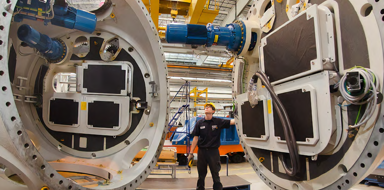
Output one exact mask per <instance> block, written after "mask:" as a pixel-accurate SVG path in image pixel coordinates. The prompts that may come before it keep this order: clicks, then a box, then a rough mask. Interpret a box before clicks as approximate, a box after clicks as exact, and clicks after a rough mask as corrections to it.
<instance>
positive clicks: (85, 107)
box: [80, 102, 87, 111]
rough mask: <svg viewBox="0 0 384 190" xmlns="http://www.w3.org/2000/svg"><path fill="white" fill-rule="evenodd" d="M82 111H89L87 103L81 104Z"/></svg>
mask: <svg viewBox="0 0 384 190" xmlns="http://www.w3.org/2000/svg"><path fill="white" fill-rule="evenodd" d="M80 109H81V110H84V111H85V110H87V102H81V106H80Z"/></svg>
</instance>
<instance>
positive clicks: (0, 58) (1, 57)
mask: <svg viewBox="0 0 384 190" xmlns="http://www.w3.org/2000/svg"><path fill="white" fill-rule="evenodd" d="M2 59H3V56H2V55H0V60H2ZM2 72H3V71H2ZM3 73H4V72H3Z"/></svg>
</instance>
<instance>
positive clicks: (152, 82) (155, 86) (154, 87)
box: [149, 81, 158, 98]
mask: <svg viewBox="0 0 384 190" xmlns="http://www.w3.org/2000/svg"><path fill="white" fill-rule="evenodd" d="M149 84H150V85H151V86H152V91H151V92H149V94H151V96H152V98H154V97H157V96H158V93H157V84H156V82H155V81H151V82H149Z"/></svg>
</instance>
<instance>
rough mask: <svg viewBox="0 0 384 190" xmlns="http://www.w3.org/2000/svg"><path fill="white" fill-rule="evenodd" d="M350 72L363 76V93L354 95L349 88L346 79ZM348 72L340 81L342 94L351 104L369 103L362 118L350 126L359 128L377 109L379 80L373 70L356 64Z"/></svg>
mask: <svg viewBox="0 0 384 190" xmlns="http://www.w3.org/2000/svg"><path fill="white" fill-rule="evenodd" d="M349 72H359V73H360V76H361V77H362V78H363V83H364V86H363V87H364V89H363V90H362V91H361V93H359V94H357V95H354V94H353V93H351V92H349V90H348V89H347V84H346V79H347V76H348V75H347V73H349ZM347 73H346V74H345V75H344V76H343V77H341V79H340V82H339V90H340V93H341V95H342V96H343V98H344V99H345V100H346V101H347V102H348V103H350V104H354V105H360V106H362V105H364V104H367V106H366V108H365V112H364V114H363V116H362V117H361V119H360V120H359V121H357V119H356V122H355V124H354V125H350V126H349V127H350V128H357V127H360V126H361V125H363V124H365V123H366V122H367V121H368V120H369V119H370V118H371V117H372V115H373V113H374V112H375V110H376V107H377V93H378V91H377V90H378V89H379V81H378V80H377V78H376V75H375V73H373V71H372V70H370V69H368V68H364V67H359V66H356V67H354V68H352V69H351V70H349V71H348V72H347ZM360 109H361V107H360ZM360 109H359V114H360ZM359 114H358V115H357V117H359Z"/></svg>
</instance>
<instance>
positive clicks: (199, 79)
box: [168, 77, 232, 82]
mask: <svg viewBox="0 0 384 190" xmlns="http://www.w3.org/2000/svg"><path fill="white" fill-rule="evenodd" d="M168 79H175V80H189V81H210V82H232V81H231V80H222V79H207V78H192V77H168Z"/></svg>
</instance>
